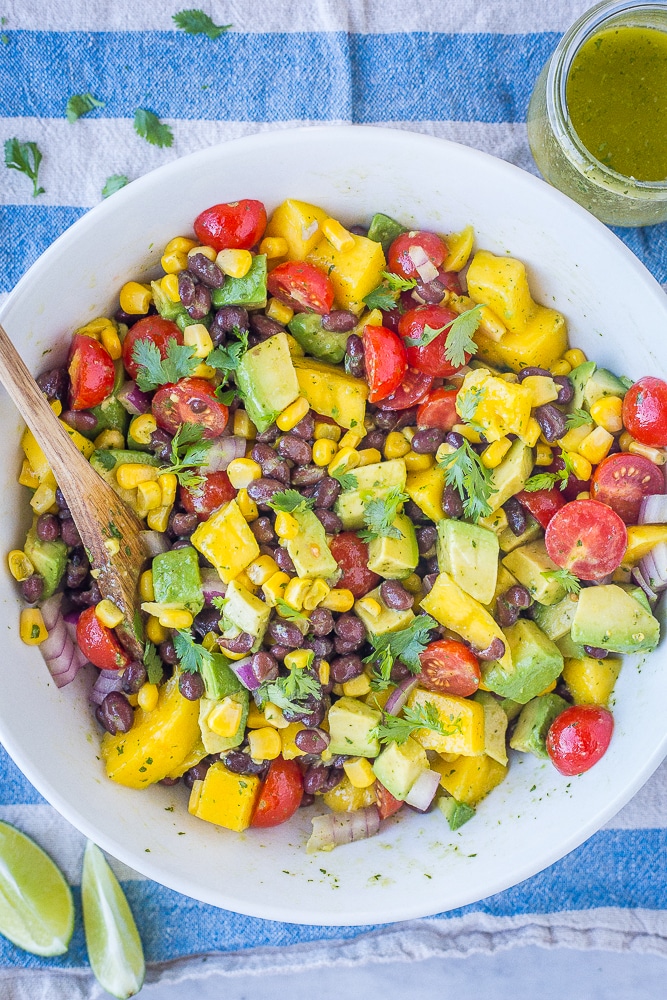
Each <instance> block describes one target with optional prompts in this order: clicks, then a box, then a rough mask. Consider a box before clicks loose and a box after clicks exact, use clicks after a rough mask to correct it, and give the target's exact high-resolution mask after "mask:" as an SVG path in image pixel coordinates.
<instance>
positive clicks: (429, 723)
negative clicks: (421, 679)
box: [373, 701, 461, 745]
mask: <svg viewBox="0 0 667 1000" xmlns="http://www.w3.org/2000/svg"><path fill="white" fill-rule="evenodd" d="M450 721H451V726H447V725H445V723H444V722H443V721H442V719H441V718H440V715H439V714H438V710H437V708H436V707H435V705H434V704H433V702H431V701H427V702H425V703H424V704H423V705H415V707H414V708H404V709H403V717H402V718H399V717H398V716H396V715H388V714H387V713H386V712H383V714H382V722H381V723H380V724H379V725H378V726H376V727H375V729H374V730H373V735H374V736H375V738H376V739H378V740H379V741H380V742H381V743H384V744H385V745H387V744H388V743H399V744H401V743H405V741H406V740H407V739H408V738H409V737H410V736H412V734H413V733H415V732H416V731H417V730H418V729H430V730H431V732H434V733H439V734H440V735H441V736H454V735H455V734H456V733H460V732H461V719H460V717H457V718H456V719H454V718H451V719H450Z"/></svg>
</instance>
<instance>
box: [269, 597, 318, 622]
mask: <svg viewBox="0 0 667 1000" xmlns="http://www.w3.org/2000/svg"><path fill="white" fill-rule="evenodd" d="M276 608H277V609H278V611H280V614H281V616H282V617H283V618H286V619H287V621H288V622H309V621H310V618H309V617H308V615H304V614H303V612H301V611H297V609H296V608H293V607H292V605H291V604H288V603H287V601H284V600H283V599H282V597H277V598H276Z"/></svg>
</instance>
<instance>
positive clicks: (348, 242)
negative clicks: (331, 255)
mask: <svg viewBox="0 0 667 1000" xmlns="http://www.w3.org/2000/svg"><path fill="white" fill-rule="evenodd" d="M320 229H321V230H322V235H323V236H324V237H325V238H326V239H327V240H328V242H329V243H330V244H331V246H332V247H333V248H334V250H337V251H338V253H348V251H350V250H354V236H353V235H352V233H350V232H348V230H347V229H346V228H345V226H341V224H340V222H338V221H337V220H336V219H325V220H324V222H322V223H321V224H320Z"/></svg>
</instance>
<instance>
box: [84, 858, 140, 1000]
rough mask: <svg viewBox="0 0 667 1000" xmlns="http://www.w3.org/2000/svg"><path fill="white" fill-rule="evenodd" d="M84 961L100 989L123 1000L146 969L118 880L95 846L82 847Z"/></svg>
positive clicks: (131, 993)
mask: <svg viewBox="0 0 667 1000" xmlns="http://www.w3.org/2000/svg"><path fill="white" fill-rule="evenodd" d="M81 902H82V904H83V928H84V930H85V932H86V945H87V947H88V958H89V959H90V965H91V967H92V970H93V972H94V973H95V978H96V979H97V981H98V983H99V984H100V986H102V987H103V989H105V990H106V991H107V993H111V995H112V996H114V997H118V1000H127V997H132V996H134V995H135V993H138V992H139V990H140V989H141V987H142V986H143V982H144V975H145V972H146V966H145V964H144V950H143V948H142V946H141V938H140V937H139V932H138V930H137V925H136V924H135V922H134V917H133V916H132V911H131V910H130V907H129V905H128V902H127V899H126V898H125V894H124V892H123V890H122V889H121V887H120V885H119V884H118V879H117V878H116V876H115V875H114V873H113V872H112V871H111V868H110V867H109V865H108V864H107V861H106V858H105V857H104V855H103V854H102V852H101V850H100V849H99V847H96V846H95V844H93V843H92V841H90V840H89V841H88V843H87V844H86V850H85V853H84V856H83V876H82V878H81Z"/></svg>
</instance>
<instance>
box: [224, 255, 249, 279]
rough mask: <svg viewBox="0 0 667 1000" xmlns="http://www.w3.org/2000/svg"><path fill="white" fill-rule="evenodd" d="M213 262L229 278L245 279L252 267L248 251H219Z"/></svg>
mask: <svg viewBox="0 0 667 1000" xmlns="http://www.w3.org/2000/svg"><path fill="white" fill-rule="evenodd" d="M215 262H216V264H217V265H218V267H219V268H220V270H221V271H224V273H225V274H228V275H229V277H230V278H245V276H246V274H247V273H248V271H249V270H250V268H251V267H252V254H251V253H250V251H249V250H221V251H220V253H219V254H218V256H217V257H216V258H215Z"/></svg>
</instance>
